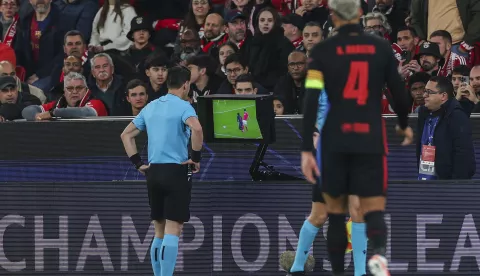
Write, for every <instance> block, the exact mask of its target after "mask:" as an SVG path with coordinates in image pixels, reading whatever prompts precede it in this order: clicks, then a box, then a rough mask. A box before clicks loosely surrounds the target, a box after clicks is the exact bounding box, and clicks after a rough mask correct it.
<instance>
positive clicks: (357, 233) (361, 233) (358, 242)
mask: <svg viewBox="0 0 480 276" xmlns="http://www.w3.org/2000/svg"><path fill="white" fill-rule="evenodd" d="M348 210H349V213H350V217H351V218H352V249H353V263H354V268H355V273H354V276H362V275H366V274H367V272H366V265H367V234H366V229H365V222H364V220H363V212H362V211H361V209H360V200H359V198H358V196H353V195H352V196H349V197H348Z"/></svg>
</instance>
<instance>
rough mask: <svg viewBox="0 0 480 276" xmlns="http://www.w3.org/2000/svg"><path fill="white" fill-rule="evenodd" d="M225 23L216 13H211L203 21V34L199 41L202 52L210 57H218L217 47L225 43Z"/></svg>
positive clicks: (226, 37)
mask: <svg viewBox="0 0 480 276" xmlns="http://www.w3.org/2000/svg"><path fill="white" fill-rule="evenodd" d="M227 39H228V36H227V35H225V23H224V22H223V17H222V16H221V15H220V14H218V13H211V14H209V15H208V16H207V18H206V19H205V33H204V35H203V37H202V38H201V39H200V44H201V47H202V51H203V52H204V53H207V54H209V55H210V56H212V57H216V56H217V55H218V47H219V46H220V45H222V44H223V43H225V41H227Z"/></svg>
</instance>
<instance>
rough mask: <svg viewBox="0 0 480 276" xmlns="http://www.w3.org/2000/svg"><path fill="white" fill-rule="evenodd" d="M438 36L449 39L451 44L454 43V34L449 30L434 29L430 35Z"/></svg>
mask: <svg viewBox="0 0 480 276" xmlns="http://www.w3.org/2000/svg"><path fill="white" fill-rule="evenodd" d="M436 36H440V37H442V38H443V39H445V40H447V41H448V42H449V43H450V44H452V41H453V39H452V35H451V34H450V33H449V32H448V31H445V30H437V31H434V32H433V33H432V34H431V35H430V38H432V37H436Z"/></svg>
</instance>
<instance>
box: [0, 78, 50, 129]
mask: <svg viewBox="0 0 480 276" xmlns="http://www.w3.org/2000/svg"><path fill="white" fill-rule="evenodd" d="M40 104H41V102H40V100H39V99H38V98H37V97H35V96H33V95H32V94H24V93H19V92H18V87H17V80H15V78H14V77H11V76H1V77H0V122H4V121H13V120H17V119H22V110H23V109H24V108H25V107H27V106H29V105H40Z"/></svg>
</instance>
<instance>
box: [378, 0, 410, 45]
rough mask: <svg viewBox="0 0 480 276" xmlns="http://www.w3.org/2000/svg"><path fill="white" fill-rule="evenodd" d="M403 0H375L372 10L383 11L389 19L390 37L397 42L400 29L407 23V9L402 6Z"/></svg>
mask: <svg viewBox="0 0 480 276" xmlns="http://www.w3.org/2000/svg"><path fill="white" fill-rule="evenodd" d="M401 2H402V0H375V7H373V10H372V12H374V13H381V14H382V15H384V16H385V18H386V19H387V21H388V23H389V26H390V28H391V29H390V32H389V37H388V39H389V40H390V41H391V42H395V41H396V39H397V33H398V29H399V28H400V27H402V26H404V25H405V19H406V18H407V15H406V12H407V10H406V9H405V8H404V7H402V6H401Z"/></svg>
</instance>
